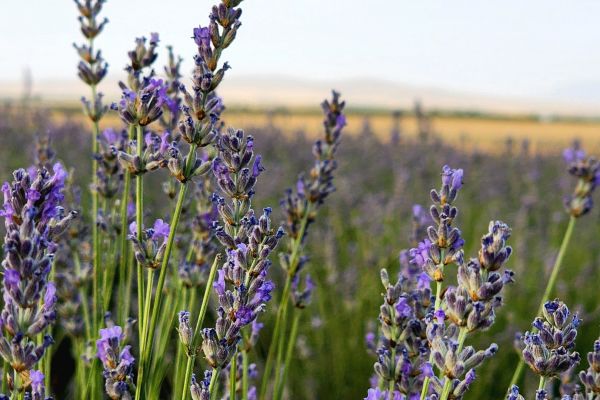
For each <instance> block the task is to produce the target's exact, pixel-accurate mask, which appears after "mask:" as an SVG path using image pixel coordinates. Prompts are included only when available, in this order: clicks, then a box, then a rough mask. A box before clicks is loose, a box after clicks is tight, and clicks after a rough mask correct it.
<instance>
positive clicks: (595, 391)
mask: <svg viewBox="0 0 600 400" xmlns="http://www.w3.org/2000/svg"><path fill="white" fill-rule="evenodd" d="M587 360H588V364H589V368H588V369H587V370H585V371H581V372H580V373H579V380H580V381H581V383H582V384H583V386H584V387H585V394H586V396H587V397H586V398H587V399H591V400H597V399H599V398H600V339H598V340H596V341H595V342H594V350H593V351H591V352H589V353H588V354H587Z"/></svg>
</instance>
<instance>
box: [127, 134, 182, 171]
mask: <svg viewBox="0 0 600 400" xmlns="http://www.w3.org/2000/svg"><path fill="white" fill-rule="evenodd" d="M141 145H142V152H141V153H142V154H141V155H138V154H136V150H137V146H138V144H137V141H133V140H132V141H131V142H130V143H129V146H128V148H127V149H125V150H124V151H119V161H120V162H121V165H122V166H123V168H126V169H127V170H128V171H129V172H130V173H131V174H132V175H136V176H137V175H143V174H145V173H146V172H151V171H155V170H157V169H159V168H164V167H166V166H167V163H168V159H169V158H170V157H171V154H172V152H173V149H174V148H173V146H171V143H170V134H169V133H168V132H164V133H163V134H162V135H161V136H158V135H156V134H155V133H153V132H147V133H146V134H145V135H144V142H143V143H142V144H141Z"/></svg>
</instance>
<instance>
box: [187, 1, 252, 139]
mask: <svg viewBox="0 0 600 400" xmlns="http://www.w3.org/2000/svg"><path fill="white" fill-rule="evenodd" d="M241 2H242V0H228V1H223V2H221V3H220V4H219V5H218V6H214V7H213V9H212V12H211V14H210V24H209V26H207V27H201V26H200V27H198V28H195V29H194V36H193V38H194V41H195V42H196V45H197V46H198V53H197V54H196V55H195V56H194V61H195V69H194V73H193V75H192V83H193V87H192V89H193V92H192V93H190V92H188V91H187V90H186V89H185V87H183V86H182V87H181V90H182V92H183V94H184V100H185V106H184V107H183V119H182V120H181V121H180V123H179V131H180V133H181V135H182V137H183V139H184V140H185V141H186V142H188V143H190V144H194V145H195V146H198V147H204V146H208V145H209V144H211V143H213V141H214V140H215V138H216V137H217V129H216V128H217V126H218V125H217V122H218V120H219V116H220V114H221V111H222V109H223V105H222V102H221V99H220V98H219V97H218V96H217V95H216V93H215V91H216V89H217V87H218V86H219V84H220V83H221V81H222V80H223V77H224V76H225V71H227V70H228V69H229V65H228V64H227V63H224V64H223V65H222V66H221V67H220V68H219V58H220V56H221V54H222V52H223V50H225V49H226V48H227V47H229V45H230V44H231V43H232V42H233V40H234V39H235V36H236V33H237V30H238V29H239V27H240V26H241V22H240V20H239V18H240V16H241V15H242V10H241V9H240V8H236V7H237V6H238V5H239V4H240V3H241Z"/></svg>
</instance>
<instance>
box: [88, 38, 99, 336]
mask: <svg viewBox="0 0 600 400" xmlns="http://www.w3.org/2000/svg"><path fill="white" fill-rule="evenodd" d="M92 45H93V41H92V39H90V49H91V46H92ZM90 87H91V90H92V102H93V103H94V106H95V103H96V85H91V86H90ZM99 133H100V127H99V125H98V121H94V123H93V129H92V153H93V154H96V153H98V134H99ZM92 160H93V161H92V182H93V185H94V187H95V186H96V185H97V184H98V161H97V160H96V159H95V158H94V157H92ZM92 251H93V260H92V266H93V274H92V290H93V292H92V315H93V320H92V321H93V324H94V325H93V328H92V329H93V331H94V332H95V331H97V330H98V325H99V322H100V321H99V316H98V315H99V298H98V297H99V293H98V280H99V279H100V277H99V273H100V232H99V231H98V191H97V190H96V189H95V188H94V190H92Z"/></svg>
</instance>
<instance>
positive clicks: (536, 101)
mask: <svg viewBox="0 0 600 400" xmlns="http://www.w3.org/2000/svg"><path fill="white" fill-rule="evenodd" d="M331 88H335V89H336V90H339V91H341V92H342V93H343V95H344V97H345V99H346V100H347V102H348V104H349V105H351V106H352V107H355V108H356V107H361V108H362V107H366V108H385V109H396V108H407V107H411V106H412V104H413V103H414V101H415V100H416V99H419V100H420V101H421V102H422V103H423V104H424V106H425V107H426V109H438V110H451V111H456V110H461V111H480V112H495V113H518V114H529V113H533V114H542V115H550V114H558V115H566V116H598V115H600V83H597V84H596V85H593V84H591V85H589V84H576V85H573V86H569V87H564V88H560V89H557V90H556V92H553V93H548V94H546V95H544V96H543V97H542V96H540V97H539V98H524V97H500V96H491V95H483V94H477V93H469V92H466V91H465V92H460V91H453V90H446V89H441V88H429V87H420V86H414V85H409V84H401V83H396V82H389V81H385V80H380V79H374V78H354V79H342V80H336V81H327V82H325V81H319V80H310V79H298V78H292V77H288V76H266V75H246V76H236V75H235V74H234V73H231V74H229V76H228V77H227V79H225V81H224V82H223V85H222V87H221V90H220V94H221V95H222V96H223V97H224V98H225V99H226V102H227V104H229V105H231V106H234V105H235V106H250V107H269V108H270V107H313V106H315V105H316V104H318V103H319V102H320V101H321V99H323V98H324V97H325V96H327V94H328V92H329V91H330V90H331ZM101 89H102V91H103V92H104V93H105V94H106V99H107V101H114V100H115V99H117V98H118V97H119V91H118V86H117V79H114V78H108V79H107V80H106V81H105V82H103V83H102V85H101ZM21 93H22V89H21V84H19V83H11V82H4V83H3V82H0V98H19V97H20V96H21ZM86 93H87V90H86V88H85V87H84V85H83V84H82V83H80V82H77V81H74V80H69V81H58V80H56V81H39V82H38V81H35V80H34V81H33V96H34V97H37V98H41V99H42V100H44V101H61V102H70V101H77V100H78V99H79V98H80V97H81V95H82V94H86ZM566 99H568V100H569V101H566Z"/></svg>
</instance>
